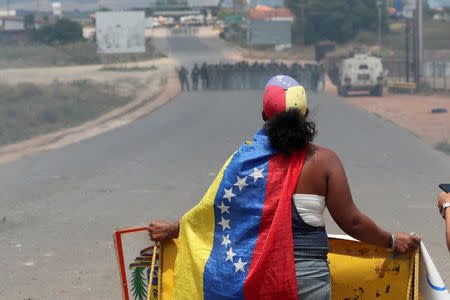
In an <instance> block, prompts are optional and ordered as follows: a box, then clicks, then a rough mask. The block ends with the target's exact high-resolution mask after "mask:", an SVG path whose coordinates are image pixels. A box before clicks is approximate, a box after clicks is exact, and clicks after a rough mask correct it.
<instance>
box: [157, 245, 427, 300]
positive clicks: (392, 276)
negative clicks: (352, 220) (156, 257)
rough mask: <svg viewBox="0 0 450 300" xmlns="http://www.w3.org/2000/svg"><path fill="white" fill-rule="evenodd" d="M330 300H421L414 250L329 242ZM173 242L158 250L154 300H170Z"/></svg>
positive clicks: (416, 254) (174, 253)
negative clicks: (395, 250)
mask: <svg viewBox="0 0 450 300" xmlns="http://www.w3.org/2000/svg"><path fill="white" fill-rule="evenodd" d="M329 242H330V252H329V255H328V259H329V261H330V273H331V281H332V284H331V289H332V299H358V300H362V299H377V300H378V299H396V300H397V299H405V300H409V299H414V300H420V299H423V298H422V297H420V296H419V292H418V289H419V287H418V272H419V269H418V258H419V256H418V251H419V250H418V249H417V250H416V251H414V252H411V253H408V254H402V255H396V254H393V253H391V252H387V251H386V249H384V248H380V247H377V246H373V245H369V244H366V243H361V242H358V241H353V240H348V239H342V238H331V237H330V238H329ZM176 255H177V240H173V241H169V242H164V243H163V244H161V250H160V259H161V261H160V272H161V273H160V276H159V278H158V279H159V280H160V282H161V284H160V286H159V289H158V296H159V297H158V299H161V300H170V299H171V298H172V291H173V268H174V263H175V258H176Z"/></svg>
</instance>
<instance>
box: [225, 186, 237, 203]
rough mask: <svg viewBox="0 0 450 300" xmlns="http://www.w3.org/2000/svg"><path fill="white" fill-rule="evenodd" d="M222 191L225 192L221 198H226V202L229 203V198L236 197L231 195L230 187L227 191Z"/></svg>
mask: <svg viewBox="0 0 450 300" xmlns="http://www.w3.org/2000/svg"><path fill="white" fill-rule="evenodd" d="M224 190H225V195H224V196H223V198H226V199H228V201H230V202H231V198H233V197H236V195H235V194H233V188H232V187H231V188H229V189H228V190H227V189H224Z"/></svg>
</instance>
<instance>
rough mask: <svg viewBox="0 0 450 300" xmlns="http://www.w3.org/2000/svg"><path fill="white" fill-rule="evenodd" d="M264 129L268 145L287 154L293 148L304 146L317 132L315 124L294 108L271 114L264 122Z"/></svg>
mask: <svg viewBox="0 0 450 300" xmlns="http://www.w3.org/2000/svg"><path fill="white" fill-rule="evenodd" d="M264 131H265V132H266V134H267V136H268V137H269V143H270V146H271V147H272V148H275V149H278V150H280V151H281V152H283V153H285V154H288V155H291V154H292V152H293V151H294V150H295V149H302V148H304V147H305V146H306V145H307V143H308V142H312V140H313V139H314V137H315V135H316V134H317V131H316V124H315V123H314V122H311V121H308V120H307V119H306V118H305V117H303V116H302V115H301V113H300V110H299V109H296V108H292V109H289V110H288V111H286V112H279V113H277V114H275V115H273V116H272V117H271V118H270V120H268V121H267V122H266V123H265V124H264Z"/></svg>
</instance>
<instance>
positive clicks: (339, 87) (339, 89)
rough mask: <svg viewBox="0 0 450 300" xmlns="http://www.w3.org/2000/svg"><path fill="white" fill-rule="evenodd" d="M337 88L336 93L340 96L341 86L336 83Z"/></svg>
mask: <svg viewBox="0 0 450 300" xmlns="http://www.w3.org/2000/svg"><path fill="white" fill-rule="evenodd" d="M337 88H338V89H337V93H338V95H339V96H342V88H341V86H340V85H338V87H337Z"/></svg>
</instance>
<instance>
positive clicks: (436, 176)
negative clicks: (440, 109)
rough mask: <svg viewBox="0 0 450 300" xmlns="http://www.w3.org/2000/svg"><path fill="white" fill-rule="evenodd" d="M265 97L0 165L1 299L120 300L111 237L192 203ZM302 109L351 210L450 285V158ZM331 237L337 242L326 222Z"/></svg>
mask: <svg viewBox="0 0 450 300" xmlns="http://www.w3.org/2000/svg"><path fill="white" fill-rule="evenodd" d="M208 39H209V38H208ZM157 42H158V43H159V45H160V47H163V46H161V45H164V44H165V45H166V47H167V48H170V49H171V53H172V55H174V57H175V58H176V59H177V60H178V61H180V62H181V63H188V62H192V61H194V60H195V61H197V59H199V58H201V57H203V58H204V59H208V60H211V61H220V60H225V58H223V57H222V56H221V55H222V52H220V51H213V50H211V49H212V48H211V46H210V47H206V46H205V43H208V45H210V44H211V43H212V42H213V40H208V41H205V40H202V39H199V38H197V37H194V36H183V35H173V36H169V38H168V41H166V42H165V41H164V37H162V35H160V37H159V40H158V41H157ZM262 93H263V92H262V91H259V90H258V91H229V92H202V91H199V92H191V93H182V94H180V95H179V96H178V97H177V98H175V99H174V100H172V101H171V102H169V103H168V104H167V105H166V106H164V107H162V108H160V109H159V110H157V111H155V112H153V113H151V114H150V115H148V116H147V117H145V118H143V119H140V120H138V121H136V122H134V123H132V124H130V125H127V126H125V127H122V128H119V129H116V130H114V131H111V132H108V133H106V134H103V135H100V136H97V137H95V138H93V139H90V140H86V141H83V142H80V143H77V144H74V145H71V146H68V147H65V148H61V149H58V150H54V151H49V152H43V153H40V154H38V155H35V156H32V157H29V158H26V159H23V160H20V161H16V162H13V163H10V164H7V165H2V166H0V186H1V190H2V194H1V196H0V254H1V255H0V269H1V270H2V271H1V272H0V299H28V298H32V299H120V298H121V292H120V282H119V274H118V272H117V265H116V258H115V254H114V246H113V242H112V232H113V230H114V228H115V227H121V226H126V225H135V224H139V223H147V222H149V221H150V220H154V219H166V220H169V221H174V220H176V219H178V218H180V217H181V216H182V215H183V213H184V212H186V211H187V210H188V209H189V208H191V207H192V206H194V205H195V204H196V203H197V202H198V201H199V200H200V198H201V196H202V195H203V193H204V192H205V191H206V189H207V187H208V186H209V184H210V183H211V181H212V180H213V178H214V177H215V175H216V173H217V172H218V170H219V168H220V167H221V166H222V164H223V162H224V161H225V160H226V158H227V157H228V156H229V155H230V154H231V153H232V152H233V151H234V150H235V149H236V148H237V147H238V146H239V145H240V144H241V143H242V142H243V141H244V140H249V139H251V138H252V137H253V134H254V133H255V132H256V131H257V130H258V129H259V128H260V127H261V126H262V120H260V110H261V97H262ZM309 103H310V107H311V111H312V118H313V120H315V121H317V124H318V128H319V135H318V138H317V140H316V142H317V143H318V144H320V145H322V146H325V147H329V148H331V149H333V150H335V151H336V152H337V153H338V155H339V156H340V158H341V160H342V161H343V164H344V166H345V168H346V170H347V175H348V177H349V181H350V185H351V188H352V191H353V195H354V199H355V202H356V203H357V205H358V207H359V208H360V209H361V210H362V211H363V212H365V213H366V214H368V215H369V216H370V217H372V218H373V220H374V221H375V222H377V223H378V224H379V225H380V226H382V227H383V228H385V229H387V230H389V231H406V232H411V231H414V232H417V233H419V234H420V235H421V236H422V237H423V239H424V241H425V244H426V245H427V248H428V249H429V251H430V253H431V256H432V258H433V259H434V262H435V264H436V266H437V267H438V269H439V271H440V273H441V275H442V277H443V278H444V280H446V281H447V282H448V279H449V276H450V263H449V260H448V251H447V249H446V247H445V241H444V226H443V223H442V218H441V217H440V216H439V215H438V213H437V209H436V196H437V194H438V193H439V190H438V187H437V185H438V184H439V183H443V182H448V181H450V180H449V179H450V158H449V157H448V156H446V155H444V154H442V153H440V152H437V151H435V150H433V149H432V148H431V146H430V145H428V144H425V143H424V142H422V141H421V140H419V139H418V138H417V137H415V136H414V135H412V134H410V133H409V132H408V131H406V130H404V129H401V128H398V127H396V126H395V125H393V124H392V123H390V122H387V121H384V120H382V119H380V118H377V117H376V116H374V115H371V114H368V113H366V112H364V111H361V110H359V109H357V108H355V107H353V106H351V105H349V104H346V103H344V102H342V101H340V100H338V99H337V98H334V97H331V96H328V95H326V94H309ZM3 217H6V219H3V220H4V221H3V222H2V218H3ZM327 231H328V233H340V231H339V230H338V228H337V227H336V225H335V224H334V223H333V222H332V220H330V219H328V222H327ZM61 289H64V290H65V292H64V293H61V292H60V291H61Z"/></svg>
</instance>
